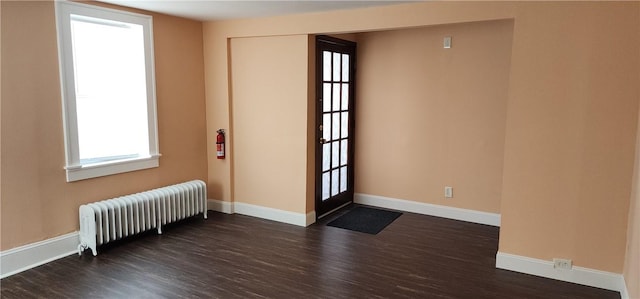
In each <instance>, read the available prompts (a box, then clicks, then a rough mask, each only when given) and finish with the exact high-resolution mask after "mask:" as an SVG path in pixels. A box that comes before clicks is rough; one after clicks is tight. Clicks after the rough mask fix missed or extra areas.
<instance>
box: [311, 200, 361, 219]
mask: <svg viewBox="0 0 640 299" xmlns="http://www.w3.org/2000/svg"><path fill="white" fill-rule="evenodd" d="M352 203H353V201H350V202H346V203H344V204H343V205H341V206H339V207H337V208H335V209H333V210H331V211H329V212H326V213H324V214H322V215H320V216H318V220H320V218H323V217H325V216H329V215H330V214H331V213H333V212H335V211H337V210H340V209H342V208H344V207H346V206H348V205H350V204H352Z"/></svg>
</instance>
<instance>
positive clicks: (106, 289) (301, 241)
mask: <svg viewBox="0 0 640 299" xmlns="http://www.w3.org/2000/svg"><path fill="white" fill-rule="evenodd" d="M352 207H353V206H351V207H348V208H347V209H349V208H352ZM345 212H346V210H342V211H339V212H338V213H337V214H336V215H334V216H331V217H327V218H325V219H322V220H321V221H319V222H318V223H316V224H314V225H312V226H310V227H308V228H303V227H296V226H292V225H288V224H282V223H277V222H272V221H267V220H262V219H257V218H252V217H248V216H242V215H226V214H221V213H217V212H211V211H210V212H209V219H208V220H203V219H202V217H196V218H192V219H189V220H186V221H182V222H180V223H178V224H176V225H171V226H168V227H167V228H166V229H164V230H163V231H164V234H163V235H156V233H155V232H149V233H145V234H143V235H141V236H139V237H135V238H132V239H128V240H125V241H122V242H117V243H114V244H109V245H106V246H103V247H101V248H99V254H98V256H97V257H93V256H92V255H91V254H90V252H89V251H87V252H85V254H83V256H82V257H78V256H77V255H73V256H69V257H66V258H63V259H60V260H57V261H54V262H51V263H48V264H45V265H43V266H40V267H37V268H34V269H31V270H28V271H25V272H22V273H20V274H16V275H13V276H10V277H8V278H5V279H3V280H1V281H0V285H1V286H0V289H1V293H0V295H1V297H2V298H7V299H9V298H474V299H475V298H599V299H603V298H620V295H619V294H618V293H617V292H611V291H606V290H602V289H597V288H592V287H586V286H580V285H576V284H571V283H565V282H560V281H555V280H550V279H545V278H540V277H535V276H530V275H526V274H521V273H515V272H510V271H505V270H499V269H496V268H495V254H496V251H497V247H498V230H499V229H498V228H495V227H491V226H485V225H479V224H472V223H467V222H461V221H455V220H448V219H443V218H437V217H430V216H424V215H416V214H411V213H404V214H403V215H402V216H400V217H399V218H398V219H396V220H395V221H394V222H393V223H391V225H389V226H388V227H387V228H385V229H384V230H383V231H382V232H380V233H379V234H377V235H369V234H364V233H358V232H353V231H349V230H344V229H340V228H335V227H329V226H326V225H325V224H326V223H327V222H329V221H331V220H333V219H334V218H336V217H338V216H339V215H340V214H342V213H345Z"/></svg>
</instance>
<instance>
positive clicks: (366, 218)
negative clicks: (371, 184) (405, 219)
mask: <svg viewBox="0 0 640 299" xmlns="http://www.w3.org/2000/svg"><path fill="white" fill-rule="evenodd" d="M400 215H402V213H400V212H392V211H386V210H378V209H372V208H366V207H357V208H354V209H352V210H351V211H349V212H347V213H346V214H344V215H342V216H340V217H338V218H337V219H335V220H333V221H331V222H329V223H327V225H328V226H333V227H339V228H344V229H348V230H353V231H357V232H361V233H367V234H372V235H376V234H378V233H379V232H380V231H382V230H383V229H384V228H385V227H387V225H389V224H391V222H393V220H396V218H398V217H400Z"/></svg>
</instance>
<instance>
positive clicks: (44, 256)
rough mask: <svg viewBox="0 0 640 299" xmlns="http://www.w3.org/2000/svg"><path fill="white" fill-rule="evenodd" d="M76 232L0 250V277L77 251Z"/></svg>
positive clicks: (78, 239)
mask: <svg viewBox="0 0 640 299" xmlns="http://www.w3.org/2000/svg"><path fill="white" fill-rule="evenodd" d="M78 244H80V237H79V233H78V232H73V233H69V234H66V235H62V236H58V237H55V238H51V239H46V240H43V241H39V242H35V243H31V244H27V245H23V246H20V247H16V248H12V249H9V250H5V251H2V252H0V279H2V278H5V277H8V276H11V275H13V274H17V273H20V272H22V271H25V270H29V269H31V268H35V267H37V266H40V265H43V264H46V263H48V262H51V261H55V260H57V259H60V258H63V257H66V256H69V255H72V254H74V253H77V252H78Z"/></svg>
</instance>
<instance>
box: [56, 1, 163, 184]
mask: <svg viewBox="0 0 640 299" xmlns="http://www.w3.org/2000/svg"><path fill="white" fill-rule="evenodd" d="M56 17H57V28H58V44H59V55H60V74H61V76H60V77H61V84H62V106H63V113H62V114H63V119H64V133H65V134H64V138H65V149H66V163H67V165H66V167H65V169H66V172H67V181H68V182H71V181H77V180H83V179H88V178H94V177H100V176H106V175H111V174H116V173H122V172H128V171H134V170H140V169H146V168H152V167H158V158H159V156H160V155H159V153H158V137H157V135H158V134H157V124H156V99H155V78H154V66H153V60H154V58H153V36H152V19H151V17H150V16H145V15H140V14H134V13H129V12H124V11H117V10H113V9H106V8H101V7H97V6H91V5H85V4H78V3H70V2H56Z"/></svg>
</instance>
